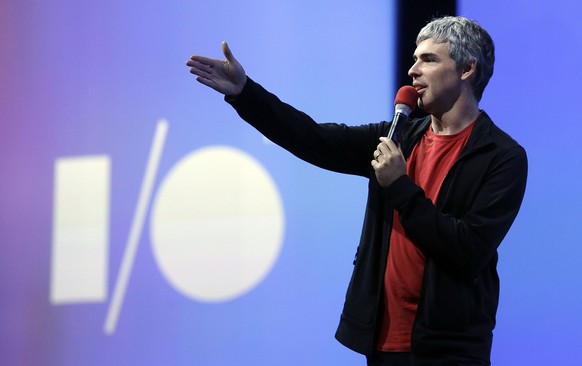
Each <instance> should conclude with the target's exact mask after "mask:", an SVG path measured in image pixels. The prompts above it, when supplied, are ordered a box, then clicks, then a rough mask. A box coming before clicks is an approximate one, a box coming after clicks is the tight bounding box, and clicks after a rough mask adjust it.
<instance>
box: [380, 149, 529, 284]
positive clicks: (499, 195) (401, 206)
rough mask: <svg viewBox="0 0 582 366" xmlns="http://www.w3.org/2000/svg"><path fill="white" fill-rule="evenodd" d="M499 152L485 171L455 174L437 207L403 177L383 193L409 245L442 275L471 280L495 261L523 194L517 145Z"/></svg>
mask: <svg viewBox="0 0 582 366" xmlns="http://www.w3.org/2000/svg"><path fill="white" fill-rule="evenodd" d="M500 150H501V151H499V152H498V153H497V154H495V156H494V158H493V159H491V160H490V161H488V162H487V166H484V164H473V167H468V165H469V164H466V165H465V166H462V167H460V168H458V169H457V171H456V174H453V178H451V179H453V180H455V179H456V181H455V182H453V183H451V185H450V186H449V192H444V194H445V198H444V202H442V203H441V204H442V207H437V206H435V205H434V204H433V203H432V202H431V200H429V199H428V198H426V196H425V194H424V191H423V190H422V189H421V188H420V187H418V186H417V185H416V184H414V182H412V180H411V179H410V178H409V177H408V176H403V177H400V178H399V179H398V180H397V181H396V182H394V183H393V184H392V185H391V186H389V187H388V188H386V190H385V193H386V195H387V197H388V200H389V201H390V202H391V204H392V205H393V207H395V208H396V209H397V210H398V213H399V218H400V220H401V223H402V226H403V227H404V228H405V230H406V233H407V234H408V235H409V237H410V238H411V240H412V242H413V243H414V244H415V245H416V246H417V247H419V248H420V249H421V250H422V251H423V252H424V253H425V255H427V256H428V257H431V258H432V259H433V260H434V261H435V262H436V264H437V265H440V266H441V267H442V268H443V269H446V270H449V271H454V272H455V273H458V274H462V275H467V276H471V277H474V276H476V275H477V274H478V273H479V271H480V270H481V269H483V267H484V266H485V265H486V264H487V263H489V261H490V260H491V259H492V258H493V257H494V256H495V255H496V252H497V248H498V246H499V244H500V243H501V241H502V240H503V238H504V237H505V235H506V234H507V232H508V231H509V228H510V226H511V224H512V223H513V221H514V219H515V217H516V216H517V213H518V211H519V208H520V205H521V202H522V198H523V196H524V192H525V185H526V178H527V157H526V153H525V150H524V149H523V148H522V147H521V146H519V145H517V144H514V145H512V146H510V147H505V148H504V149H500ZM443 186H444V184H443ZM441 194H443V192H441ZM447 195H452V196H455V198H452V199H451V198H450V197H446V196H447ZM440 198H441V197H440V196H439V199H440ZM451 202H452V203H451ZM437 203H438V202H437Z"/></svg>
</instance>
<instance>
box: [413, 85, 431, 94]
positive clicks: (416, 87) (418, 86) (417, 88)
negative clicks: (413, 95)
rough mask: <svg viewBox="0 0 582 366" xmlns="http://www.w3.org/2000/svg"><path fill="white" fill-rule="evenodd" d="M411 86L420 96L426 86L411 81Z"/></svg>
mask: <svg viewBox="0 0 582 366" xmlns="http://www.w3.org/2000/svg"><path fill="white" fill-rule="evenodd" d="M412 86H413V87H414V89H416V91H417V92H418V95H420V96H422V94H424V91H425V90H426V88H427V86H426V85H424V84H421V83H413V84H412Z"/></svg>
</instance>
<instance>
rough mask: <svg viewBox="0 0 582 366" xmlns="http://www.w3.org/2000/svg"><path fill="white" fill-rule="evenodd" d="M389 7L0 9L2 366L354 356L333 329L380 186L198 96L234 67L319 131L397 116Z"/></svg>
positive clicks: (174, 3)
mask: <svg viewBox="0 0 582 366" xmlns="http://www.w3.org/2000/svg"><path fill="white" fill-rule="evenodd" d="M394 12H395V10H394V2H393V1H374V2H370V3H367V4H366V5H365V6H363V5H362V3H360V2H353V1H339V2H338V1H328V0H323V1H308V0H293V1H290V0H283V1H269V0H258V1H251V2H245V1H222V2H216V3H213V2H200V1H186V0H169V1H153V0H152V1H135V0H118V1H111V0H105V1H95V0H86V1H74V0H54V1H41V0H4V1H2V2H1V3H0V30H1V31H0V55H1V58H2V67H1V68H0V81H1V86H2V87H1V90H0V93H1V98H0V116H1V118H2V134H0V149H1V150H0V151H1V154H0V171H1V173H2V178H1V182H2V183H1V184H0V324H1V326H0V364H3V365H43V366H46V365H59V366H63V365H84V366H86V365H96V366H97V365H98V366H101V365H205V366H206V365H209V366H211V365H293V366H295V365H356V364H362V363H363V362H365V361H364V358H363V357H362V356H361V355H358V354H355V353H353V352H352V351H350V350H348V349H346V348H344V347H343V346H341V345H340V344H339V343H338V342H337V341H336V340H335V339H334V333H335V329H336V326H337V324H338V321H339V316H340V313H341V309H342V306H343V299H344V294H345V290H346V288H347V284H348V281H349V277H350V274H351V270H352V260H353V258H354V254H355V250H356V246H357V243H358V240H359V234H360V230H361V223H362V220H363V213H364V205H365V198H366V190H367V182H366V181H365V180H364V179H362V178H357V177H351V176H342V175H339V174H335V173H331V172H326V171H322V170H320V169H318V168H315V167H313V166H310V165H308V164H306V163H304V162H302V161H299V160H298V159H297V158H295V157H294V156H292V155H291V154H289V153H287V152H286V151H284V150H283V149H281V148H279V147H278V146H276V145H274V144H272V143H271V142H269V141H267V140H265V139H264V138H263V137H262V136H261V135H260V134H259V133H257V132H256V131H255V130H254V129H252V128H251V127H249V126H248V125H246V123H244V122H243V121H242V120H240V118H239V117H238V116H237V115H236V113H235V112H234V111H233V110H232V108H230V106H228V105H227V104H226V103H225V102H224V101H223V99H222V97H221V96H220V95H218V94H217V93H216V92H214V91H212V90H210V89H208V88H206V87H204V86H202V85H200V84H198V83H197V82H196V81H195V78H194V77H193V76H192V75H191V74H189V72H188V68H187V67H186V65H185V63H186V61H187V59H188V58H189V57H190V56H191V55H192V54H202V55H207V56H211V57H217V58H222V55H221V52H220V43H221V41H223V40H226V41H228V42H229V44H230V47H231V49H232V50H233V52H234V54H235V56H236V57H237V58H238V59H239V61H240V62H241V63H242V64H243V65H244V67H245V69H246V71H247V73H248V75H249V76H251V77H252V78H253V79H254V80H256V81H257V82H259V83H261V84H262V85H263V86H265V87H266V88H267V89H269V90H271V91H273V92H274V93H276V94H277V95H279V96H280V97H281V98H282V99H283V100H285V101H287V102H289V103H291V104H293V105H295V106H296V107H298V108H300V109H302V110H304V111H306V112H307V113H309V114H310V115H311V116H312V117H314V118H315V119H316V120H318V121H321V122H325V121H337V122H345V123H348V124H363V123H370V122H377V121H381V120H387V119H390V118H391V116H392V113H393V111H392V110H393V107H392V100H393V97H394V92H395V89H397V86H396V85H394V82H393V69H394V61H393V60H394V55H395V50H394V37H395V14H394Z"/></svg>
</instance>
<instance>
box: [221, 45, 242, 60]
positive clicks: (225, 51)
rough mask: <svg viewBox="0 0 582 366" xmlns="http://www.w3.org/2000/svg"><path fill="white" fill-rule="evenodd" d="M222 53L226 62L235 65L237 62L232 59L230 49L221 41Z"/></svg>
mask: <svg viewBox="0 0 582 366" xmlns="http://www.w3.org/2000/svg"><path fill="white" fill-rule="evenodd" d="M221 46H222V53H223V54H224V57H226V60H227V61H228V62H230V63H231V64H237V63H238V61H237V60H236V58H234V56H233V54H232V51H231V50H230V47H228V43H227V42H226V41H222V45H221Z"/></svg>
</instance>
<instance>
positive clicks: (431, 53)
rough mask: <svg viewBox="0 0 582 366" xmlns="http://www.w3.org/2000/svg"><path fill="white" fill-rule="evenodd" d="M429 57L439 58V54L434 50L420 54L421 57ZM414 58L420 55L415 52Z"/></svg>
mask: <svg viewBox="0 0 582 366" xmlns="http://www.w3.org/2000/svg"><path fill="white" fill-rule="evenodd" d="M429 57H437V58H438V55H437V54H436V53H434V52H423V53H421V54H420V58H421V59H427V58H429ZM412 59H414V60H417V59H418V57H416V55H415V54H413V55H412Z"/></svg>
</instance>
